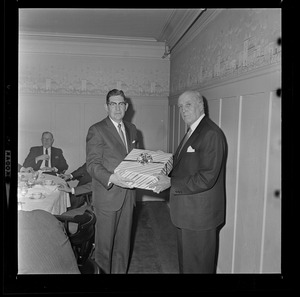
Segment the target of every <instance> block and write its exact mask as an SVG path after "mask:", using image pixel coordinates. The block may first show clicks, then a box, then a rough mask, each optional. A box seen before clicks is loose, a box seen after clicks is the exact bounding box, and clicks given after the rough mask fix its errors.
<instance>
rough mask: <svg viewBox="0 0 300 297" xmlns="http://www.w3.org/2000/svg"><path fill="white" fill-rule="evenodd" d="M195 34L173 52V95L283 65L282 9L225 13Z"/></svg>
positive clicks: (240, 10) (241, 10)
mask: <svg viewBox="0 0 300 297" xmlns="http://www.w3.org/2000/svg"><path fill="white" fill-rule="evenodd" d="M200 19H201V18H200ZM195 26H196V25H195ZM193 32H194V33H193V36H192V37H193V39H188V38H189V37H188V36H187V37H186V38H185V40H183V42H182V44H181V45H179V46H178V48H177V49H176V50H175V51H174V52H172V55H171V89H170V93H171V95H173V94H177V93H178V92H181V91H183V90H185V89H187V88H195V87H203V86H205V85H207V84H211V83H214V82H215V83H218V82H219V81H222V80H223V79H227V78H231V77H238V76H240V75H242V74H244V73H248V72H249V71H252V70H254V69H259V68H260V67H263V66H266V65H272V64H276V63H278V64H279V63H281V13H280V10H279V9H228V10H224V11H222V12H221V13H219V14H218V15H217V16H216V17H215V18H214V19H213V21H211V22H210V23H208V24H206V27H205V28H201V31H199V32H198V35H195V29H194V31H193ZM192 37H190V38H192Z"/></svg>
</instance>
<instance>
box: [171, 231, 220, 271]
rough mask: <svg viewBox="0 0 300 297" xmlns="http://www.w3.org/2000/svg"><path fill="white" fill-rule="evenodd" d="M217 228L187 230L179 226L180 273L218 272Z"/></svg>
mask: <svg viewBox="0 0 300 297" xmlns="http://www.w3.org/2000/svg"><path fill="white" fill-rule="evenodd" d="M218 237H219V231H218V230H217V229H210V230H201V231H194V230H187V229H180V228H177V247H178V260H179V272H180V273H216V265H217V254H218V241H219V240H218Z"/></svg>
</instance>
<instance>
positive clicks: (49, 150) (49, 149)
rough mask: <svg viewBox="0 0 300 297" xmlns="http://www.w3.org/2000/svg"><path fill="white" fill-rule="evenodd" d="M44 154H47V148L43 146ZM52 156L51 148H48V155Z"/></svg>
mask: <svg viewBox="0 0 300 297" xmlns="http://www.w3.org/2000/svg"><path fill="white" fill-rule="evenodd" d="M43 153H44V154H46V148H45V147H44V146H43ZM49 154H51V146H50V147H48V155H49Z"/></svg>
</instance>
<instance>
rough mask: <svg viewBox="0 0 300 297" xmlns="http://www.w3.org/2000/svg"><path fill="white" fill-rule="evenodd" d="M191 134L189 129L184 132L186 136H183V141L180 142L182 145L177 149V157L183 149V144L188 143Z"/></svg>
mask: <svg viewBox="0 0 300 297" xmlns="http://www.w3.org/2000/svg"><path fill="white" fill-rule="evenodd" d="M191 134H192V129H191V128H189V129H188V130H187V132H186V134H185V136H184V138H183V140H182V143H181V146H180V149H179V151H178V155H177V156H179V154H180V152H181V150H182V148H183V147H184V145H185V143H186V142H187V141H188V139H189V137H190V136H191Z"/></svg>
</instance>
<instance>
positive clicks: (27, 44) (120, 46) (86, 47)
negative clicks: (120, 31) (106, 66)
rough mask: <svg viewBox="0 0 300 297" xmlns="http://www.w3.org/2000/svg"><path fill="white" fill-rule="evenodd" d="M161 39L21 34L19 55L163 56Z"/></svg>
mask: <svg viewBox="0 0 300 297" xmlns="http://www.w3.org/2000/svg"><path fill="white" fill-rule="evenodd" d="M164 50H165V48H164V43H162V42H156V41H155V42H136V41H135V42H128V41H127V40H126V41H123V42H121V41H119V40H117V41H116V40H114V39H101V40H100V39H94V38H85V37H78V36H75V37H74V36H68V37H66V36H64V35H59V36H49V35H48V36H45V35H43V34H42V35H36V34H35V35H27V34H26V35H21V36H19V52H20V54H26V53H36V54H38V53H39V54H68V55H88V56H107V57H108V56H109V57H130V58H154V59H161V56H162V55H163V53H164Z"/></svg>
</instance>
